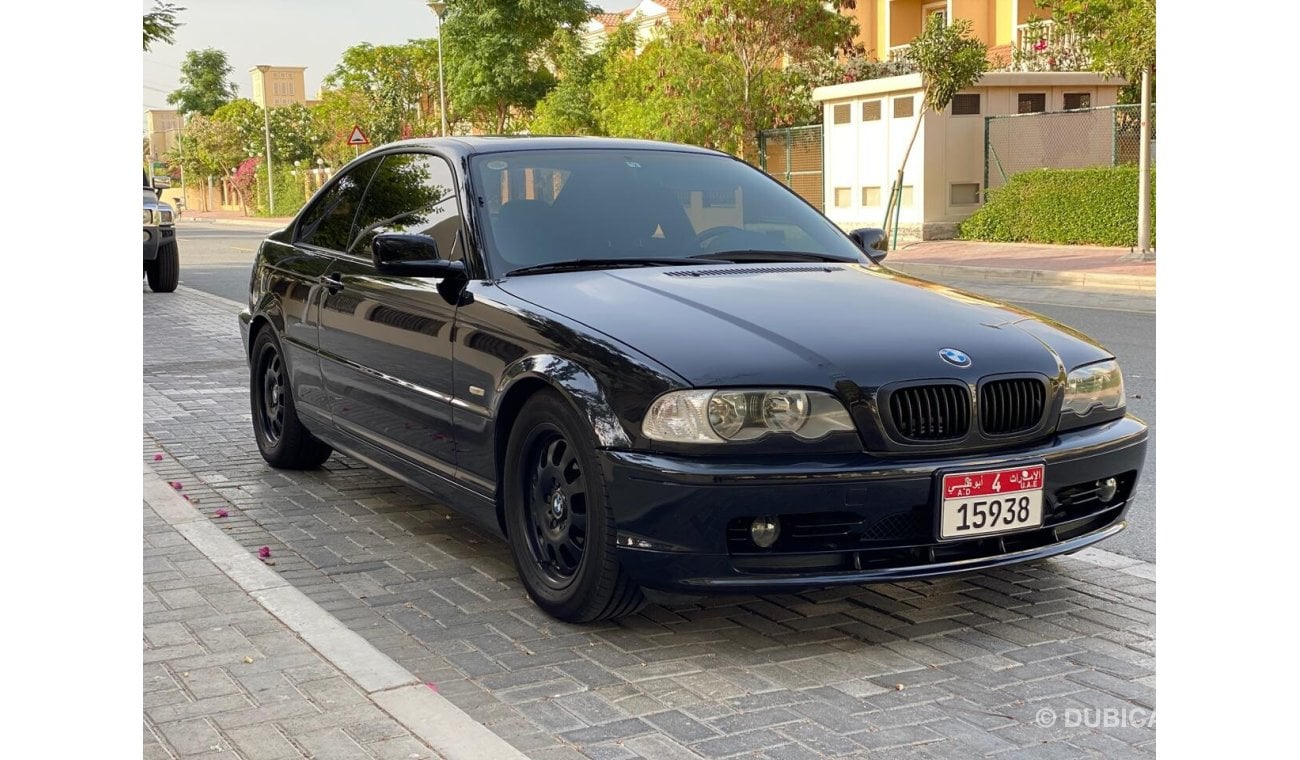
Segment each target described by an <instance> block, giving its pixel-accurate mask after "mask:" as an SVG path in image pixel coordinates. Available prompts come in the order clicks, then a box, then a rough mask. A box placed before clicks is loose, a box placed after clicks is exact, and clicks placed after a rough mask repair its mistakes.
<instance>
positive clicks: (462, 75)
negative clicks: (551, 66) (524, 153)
mask: <svg viewBox="0 0 1300 760" xmlns="http://www.w3.org/2000/svg"><path fill="white" fill-rule="evenodd" d="M593 11H594V8H592V7H591V6H588V5H587V3H586V0H450V2H448V4H447V11H446V15H445V17H444V21H443V23H442V31H441V32H440V33H442V34H444V35H445V36H444V40H443V44H444V47H445V50H446V53H447V60H446V62H445V64H446V75H447V79H448V92H449V95H450V97H451V99H452V102H453V103H454V104H455V106H456V110H457V111H458V112H461V113H463V114H464V115H466V116H468V117H469V118H470V119H471V120H472V121H473V123H474V124H475V125H476V126H479V127H482V128H487V129H489V130H490V131H493V132H497V133H500V132H502V131H503V130H504V129H505V126H506V121H507V119H508V118H509V117H510V115H511V111H512V110H519V109H524V110H527V109H531V108H532V107H533V106H534V105H535V104H536V103H537V101H538V100H540V99H541V98H542V97H543V96H544V95H545V94H546V93H547V91H548V90H550V89H551V87H553V86H554V84H555V78H554V76H553V75H552V74H551V72H550V71H548V70H547V69H546V67H545V65H544V61H543V57H542V55H541V51H542V50H543V48H544V47H545V45H546V43H547V42H548V41H549V40H550V39H551V38H552V36H553V35H554V34H555V32H556V30H557V29H559V28H560V27H562V26H577V25H578V24H581V23H582V22H583V21H586V20H587V19H588V18H589V17H590V16H591V14H592V12H593Z"/></svg>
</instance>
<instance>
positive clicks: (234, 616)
mask: <svg viewBox="0 0 1300 760" xmlns="http://www.w3.org/2000/svg"><path fill="white" fill-rule="evenodd" d="M214 501H215V500H214ZM144 708H145V710H144V724H145V725H144V757H145V759H146V760H163V758H223V760H235V759H236V758H248V760H262V759H265V760H279V759H280V758H322V759H323V758H372V759H373V758H380V759H384V758H391V759H392V760H397V759H398V758H401V759H402V760H416V759H417V758H437V757H438V755H437V754H436V753H435V752H434V751H433V750H431V749H430V748H429V747H428V745H426V744H424V743H423V742H421V741H420V740H418V739H417V738H415V737H413V736H412V735H411V733H410V731H408V730H407V729H406V728H404V727H403V726H402V725H401V724H399V723H398V722H397V721H395V720H394V719H393V718H392V717H390V716H389V715H388V714H387V713H385V712H383V711H382V710H380V709H379V708H378V707H376V706H374V705H373V704H372V703H371V702H370V700H369V699H368V698H367V696H366V694H365V693H364V691H362V690H361V689H360V688H358V687H357V685H356V684H355V683H354V682H353V681H352V680H350V679H349V678H347V677H346V676H345V675H343V674H342V673H341V672H340V671H339V670H338V669H337V668H335V667H334V666H333V665H332V664H330V663H329V662H328V661H326V660H325V659H323V658H322V657H321V655H320V654H318V653H317V652H316V651H315V650H313V649H312V648H311V647H310V646H308V645H307V644H306V643H305V642H303V640H302V639H300V638H299V637H298V636H297V635H296V634H295V633H294V632H293V631H292V630H290V629H289V628H288V627H287V626H285V624H284V623H282V622H280V621H279V620H278V619H277V618H275V617H274V616H273V615H272V614H271V613H270V612H268V611H267V610H266V609H264V608H263V607H262V606H261V605H260V604H258V602H257V601H256V600H254V599H253V598H252V597H251V596H249V595H248V594H247V593H246V592H245V591H244V590H243V589H241V588H240V587H239V586H238V585H236V583H235V582H234V581H233V580H231V579H230V578H229V577H228V576H227V575H225V574H224V573H223V572H222V571H221V570H220V569H219V568H218V567H217V566H216V565H215V564H213V563H212V562H211V561H209V560H208V559H207V558H206V557H205V556H204V555H203V554H201V553H200V552H199V550H198V549H196V548H195V547H194V546H192V545H191V544H190V543H189V542H188V541H186V539H185V537H184V536H182V535H181V534H180V533H178V532H177V531H176V530H175V529H174V528H172V527H171V526H170V525H168V524H167V523H166V522H164V521H163V519H162V518H161V517H159V516H158V514H157V513H156V512H155V511H154V510H153V509H151V508H150V507H149V505H148V504H146V505H145V507H144Z"/></svg>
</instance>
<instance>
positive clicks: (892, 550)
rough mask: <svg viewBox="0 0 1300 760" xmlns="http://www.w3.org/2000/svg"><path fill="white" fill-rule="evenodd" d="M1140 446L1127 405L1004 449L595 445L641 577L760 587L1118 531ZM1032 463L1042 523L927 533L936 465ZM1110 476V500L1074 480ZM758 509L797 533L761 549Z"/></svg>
mask: <svg viewBox="0 0 1300 760" xmlns="http://www.w3.org/2000/svg"><path fill="white" fill-rule="evenodd" d="M1146 444H1147V428H1146V425H1144V424H1143V423H1142V422H1141V421H1139V420H1137V419H1136V418H1134V417H1126V418H1124V419H1120V420H1115V421H1114V422H1109V423H1106V424H1103V425H1098V426H1095V427H1090V428H1084V429H1080V430H1072V431H1069V432H1066V433H1061V434H1058V435H1056V436H1054V437H1053V438H1051V439H1049V440H1048V441H1046V442H1042V443H1039V444H1036V445H1031V446H1025V447H1021V448H1019V449H1017V450H1015V451H1013V452H999V453H996V454H989V453H982V454H979V455H973V456H952V455H948V456H944V457H934V458H929V459H918V458H909V459H900V458H882V457H874V456H871V455H867V454H852V455H847V454H846V455H838V456H834V457H827V456H819V457H818V458H816V459H815V460H804V461H797V460H793V461H792V460H791V458H782V459H779V460H776V461H762V462H754V461H749V462H740V461H718V460H716V459H698V458H687V457H674V456H663V455H657V454H646V453H637V452H626V451H601V452H600V457H601V462H602V468H603V470H604V474H605V479H606V482H607V483H608V487H609V501H610V504H611V505H612V507H613V512H614V519H615V523H616V525H617V526H618V534H617V544H618V549H619V561H620V563H621V564H622V566H623V567H624V568H625V569H626V570H627V571H628V573H629V574H630V575H631V576H632V577H633V578H634V579H635V580H636V581H637V582H639V583H640V584H641V585H643V586H646V587H649V588H658V589H665V590H675V591H686V592H695V593H701V592H715V593H726V592H737V593H766V592H779V591H790V590H793V589H798V588H813V587H822V586H832V585H842V584H858V583H866V582H883V581H895V580H902V579H908V578H925V577H932V576H938V575H947V574H951V573H959V572H969V571H973V570H982V569H986V568H991V567H998V566H1002V565H1009V564H1015V563H1019V562H1027V561H1033V560H1038V559H1042V558H1045V557H1050V556H1053V555H1057V554H1062V553H1066V552H1073V551H1077V550H1079V549H1082V548H1084V547H1086V546H1088V545H1090V544H1094V543H1096V542H1098V541H1101V540H1103V539H1105V538H1108V537H1110V536H1113V535H1115V534H1116V533H1118V532H1120V531H1121V530H1123V529H1124V527H1125V525H1126V524H1127V523H1126V516H1127V513H1128V509H1129V504H1130V503H1131V500H1132V495H1133V494H1134V492H1135V489H1136V484H1137V479H1138V475H1139V474H1140V471H1141V468H1142V463H1143V460H1144V458H1145V455H1146ZM1032 462H1043V463H1045V464H1046V472H1045V497H1046V500H1045V505H1044V514H1045V518H1044V525H1043V527H1041V528H1032V529H1027V530H1025V531H1021V532H1017V533H1011V534H1004V535H1001V536H996V537H986V538H971V539H964V540H959V541H942V542H940V541H938V540H937V538H936V530H935V527H934V523H935V505H934V502H935V493H936V487H935V478H936V477H937V476H936V473H937V472H938V471H941V470H950V469H952V468H954V467H956V468H971V469H993V468H1001V467H1016V466H1021V465H1024V464H1026V463H1032ZM1111 477H1115V478H1117V479H1118V480H1119V483H1120V490H1119V492H1118V493H1117V494H1116V496H1115V497H1114V498H1113V499H1111V500H1110V501H1108V502H1101V501H1100V500H1099V499H1098V498H1095V497H1088V496H1087V493H1088V492H1087V489H1086V488H1081V486H1087V485H1088V484H1091V483H1094V482H1095V481H1098V480H1103V479H1106V478H1111ZM759 515H779V516H781V518H782V522H783V524H784V525H790V526H802V527H801V528H799V530H800V531H802V532H801V533H800V532H798V531H795V532H792V533H790V535H789V538H788V539H782V540H779V541H778V543H777V544H776V545H775V546H773V547H772V548H771V549H766V550H764V549H759V548H758V547H757V546H754V545H753V544H752V543H748V542H747V535H748V534H747V532H746V531H745V530H744V526H746V525H748V522H749V521H752V520H753V518H754V517H757V516H759ZM738 526H739V528H738ZM792 530H793V528H792Z"/></svg>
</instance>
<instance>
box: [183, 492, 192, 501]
mask: <svg viewBox="0 0 1300 760" xmlns="http://www.w3.org/2000/svg"><path fill="white" fill-rule="evenodd" d="M181 496H182V497H184V498H185V500H186V501H189V500H190V495H189V494H186V493H183V494H181Z"/></svg>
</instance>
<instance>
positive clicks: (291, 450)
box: [249, 327, 333, 470]
mask: <svg viewBox="0 0 1300 760" xmlns="http://www.w3.org/2000/svg"><path fill="white" fill-rule="evenodd" d="M252 357H253V360H252V361H251V362H250V367H251V368H252V375H251V377H250V378H249V397H250V400H251V402H252V407H253V409H252V411H253V435H254V437H255V438H257V448H258V450H259V451H261V452H262V458H263V459H265V460H266V462H267V464H269V465H271V466H272V467H278V468H280V469H285V470H310V469H314V468H316V467H319V466H321V464H323V463H324V462H325V460H326V459H329V456H330V454H331V453H333V449H331V448H330V447H329V446H328V445H327V444H325V443H324V442H322V441H321V440H320V439H319V438H317V437H316V436H314V435H312V434H311V431H309V430H308V429H307V428H306V427H305V426H304V425H303V424H302V421H301V420H299V419H298V412H297V411H296V410H295V409H294V405H293V393H292V392H291V390H290V387H289V368H288V366H286V365H285V363H284V353H283V352H282V351H281V350H280V342H279V341H277V340H276V339H275V334H274V333H273V332H272V331H271V328H270V327H266V328H264V329H262V330H259V331H258V333H257V337H256V338H254V339H253V353H252Z"/></svg>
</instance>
